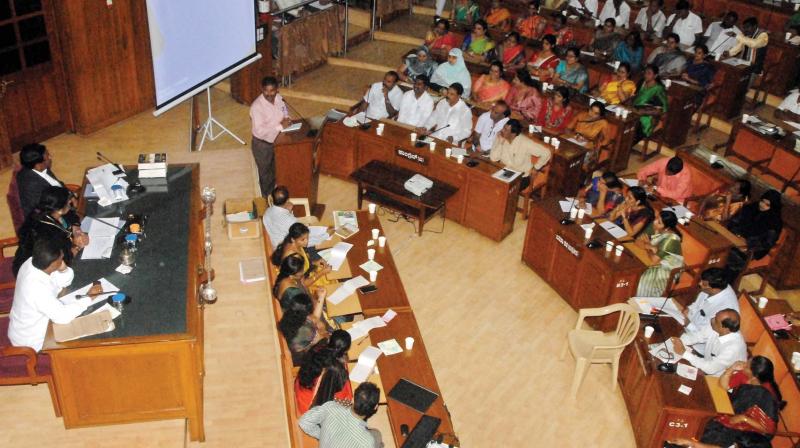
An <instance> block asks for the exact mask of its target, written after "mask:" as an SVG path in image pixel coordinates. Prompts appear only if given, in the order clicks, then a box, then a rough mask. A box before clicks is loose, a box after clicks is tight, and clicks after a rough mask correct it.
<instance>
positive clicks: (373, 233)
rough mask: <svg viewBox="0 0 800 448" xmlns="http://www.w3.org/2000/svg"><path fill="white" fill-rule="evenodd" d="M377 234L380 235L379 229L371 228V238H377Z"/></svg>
mask: <svg viewBox="0 0 800 448" xmlns="http://www.w3.org/2000/svg"><path fill="white" fill-rule="evenodd" d="M379 236H381V231H380V230H378V229H372V239H373V240H377V239H378V237H379Z"/></svg>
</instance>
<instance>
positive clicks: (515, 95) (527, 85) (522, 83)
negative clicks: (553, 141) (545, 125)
mask: <svg viewBox="0 0 800 448" xmlns="http://www.w3.org/2000/svg"><path fill="white" fill-rule="evenodd" d="M505 100H506V104H508V107H510V108H511V111H512V112H517V113H519V114H520V115H522V117H523V118H525V120H527V121H528V122H529V123H536V121H537V120H538V119H539V112H540V111H541V110H542V107H543V106H544V103H545V101H546V100H545V97H544V95H543V94H542V84H541V83H540V82H539V81H537V80H535V79H533V78H531V76H530V75H529V74H528V72H526V71H519V72H517V74H516V76H514V80H513V81H512V86H511V90H509V91H508V95H506V98H505Z"/></svg>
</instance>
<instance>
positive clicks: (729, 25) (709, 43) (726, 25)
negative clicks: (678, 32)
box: [702, 11, 742, 56]
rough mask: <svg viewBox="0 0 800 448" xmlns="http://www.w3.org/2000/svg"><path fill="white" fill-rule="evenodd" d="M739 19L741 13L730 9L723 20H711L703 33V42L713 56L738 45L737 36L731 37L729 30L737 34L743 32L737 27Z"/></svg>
mask: <svg viewBox="0 0 800 448" xmlns="http://www.w3.org/2000/svg"><path fill="white" fill-rule="evenodd" d="M738 20H739V15H738V14H736V11H730V12H728V13H727V14H725V17H723V18H722V20H721V21H718V22H711V24H710V25H708V28H706V32H705V33H704V34H703V38H702V40H703V43H704V44H706V47H708V51H709V54H710V55H711V56H716V55H722V54H723V53H725V52H726V51H728V50H730V49H731V48H733V46H734V45H736V37H735V36H734V37H731V36H729V35H728V32H733V33H735V34H737V35H738V34H742V31H741V30H740V29H739V28H737V27H736V21H738Z"/></svg>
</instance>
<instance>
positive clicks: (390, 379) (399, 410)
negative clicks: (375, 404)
mask: <svg viewBox="0 0 800 448" xmlns="http://www.w3.org/2000/svg"><path fill="white" fill-rule="evenodd" d="M378 278H379V279H380V276H379V277H378ZM381 314H382V313H374V314H373V313H371V312H365V314H364V317H372V316H380V315H381ZM408 336H411V337H412V338H414V348H413V349H411V350H403V352H402V353H397V354H395V355H391V356H385V355H381V357H380V358H378V371H379V372H380V378H381V383H382V386H383V389H384V390H385V393H386V394H387V395H388V394H389V391H391V390H392V388H393V387H394V386H395V385H396V384H397V383H398V381H400V380H401V379H403V378H405V379H407V380H409V381H412V382H414V383H416V384H419V385H420V386H422V387H424V388H426V389H429V390H431V391H433V392H435V393H437V394H438V395H439V397H438V398H437V399H436V401H434V402H433V404H432V405H431V407H430V408H429V409H428V410H427V411H426V412H425V414H427V415H431V416H434V417H438V418H440V419H442V423H441V425H440V426H439V429H438V430H437V432H436V434H437V435H438V434H441V435H444V438H445V442H450V443H453V442H457V441H458V438H457V437H456V436H455V431H454V430H453V422H452V421H451V420H450V411H448V410H447V406H446V405H445V403H444V399H443V398H442V392H441V390H440V389H439V383H438V382H437V381H436V375H435V374H434V373H433V367H431V361H430V359H429V358H428V352H427V351H426V350H425V342H424V341H423V339H422V335H421V334H420V332H419V327H418V325H417V320H416V319H415V318H414V313H413V312H412V311H410V310H407V311H401V312H399V313H397V316H396V317H395V318H394V319H392V321H391V322H389V324H388V325H387V326H385V327H382V328H376V329H374V330H372V331H370V336H369V337H370V339H371V340H373V341H375V343H376V344H377V343H378V342H381V341H385V340H387V339H396V340H397V342H398V343H399V344H400V345H401V346H403V348H404V349H405V346H404V344H405V339H406V337H408ZM387 405H388V407H387V410H388V413H389V423H390V425H391V427H392V435H393V436H394V441H395V444H396V446H398V447H399V446H401V445H402V444H403V441H404V437H403V436H402V434H401V431H400V425H403V424H406V425H408V428H409V430H411V429H413V428H414V425H416V424H417V422H418V421H419V419H420V418H421V417H422V414H420V413H419V412H418V411H417V410H415V409H412V408H410V407H408V406H406V405H404V404H402V403H400V402H398V401H395V400H393V399H391V398H389V399H387ZM434 438H435V437H434Z"/></svg>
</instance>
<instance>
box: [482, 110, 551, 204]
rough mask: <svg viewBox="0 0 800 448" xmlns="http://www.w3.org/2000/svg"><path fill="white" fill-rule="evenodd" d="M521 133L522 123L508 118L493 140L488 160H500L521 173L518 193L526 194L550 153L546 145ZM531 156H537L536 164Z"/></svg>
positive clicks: (547, 160) (507, 166) (545, 163)
mask: <svg viewBox="0 0 800 448" xmlns="http://www.w3.org/2000/svg"><path fill="white" fill-rule="evenodd" d="M521 134H522V124H521V123H520V122H519V120H515V119H511V120H508V123H506V125H505V126H503V130H502V131H500V135H498V136H497V138H496V139H495V140H494V144H493V145H492V152H491V153H490V154H489V160H491V161H492V162H500V163H502V164H503V165H504V166H505V167H506V168H509V169H512V170H514V171H518V172H520V173H522V182H521V183H520V187H519V189H520V194H528V193H529V192H530V191H529V187H532V185H533V181H534V179H535V178H536V175H537V174H538V173H539V172H540V171H542V169H544V167H545V165H547V162H549V161H550V157H552V153H551V152H550V150H549V149H548V148H547V147H545V146H543V145H540V144H539V143H536V142H534V141H533V140H531V139H529V138H528V137H526V136H524V135H521ZM532 157H538V158H539V160H537V161H536V164H534V163H533V161H532V160H531V158H532Z"/></svg>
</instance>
